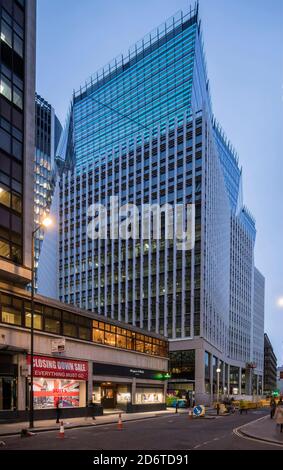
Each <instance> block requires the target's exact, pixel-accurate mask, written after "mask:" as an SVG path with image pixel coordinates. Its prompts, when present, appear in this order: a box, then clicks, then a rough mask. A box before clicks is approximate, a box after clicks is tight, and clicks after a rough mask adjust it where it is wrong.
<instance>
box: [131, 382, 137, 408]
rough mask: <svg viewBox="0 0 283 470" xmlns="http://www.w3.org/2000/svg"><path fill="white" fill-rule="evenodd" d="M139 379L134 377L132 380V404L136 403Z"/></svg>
mask: <svg viewBox="0 0 283 470" xmlns="http://www.w3.org/2000/svg"><path fill="white" fill-rule="evenodd" d="M136 391H137V379H136V378H135V377H134V378H133V380H132V404H133V405H134V404H135V403H136Z"/></svg>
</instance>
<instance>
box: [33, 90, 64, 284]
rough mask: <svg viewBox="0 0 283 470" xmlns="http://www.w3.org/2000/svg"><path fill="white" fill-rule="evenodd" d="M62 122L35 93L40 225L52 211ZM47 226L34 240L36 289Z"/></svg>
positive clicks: (36, 217)
mask: <svg viewBox="0 0 283 470" xmlns="http://www.w3.org/2000/svg"><path fill="white" fill-rule="evenodd" d="M61 132H62V126H61V124H60V121H59V119H58V117H57V116H56V114H55V111H54V108H53V107H52V106H51V105H50V104H49V103H48V102H47V101H46V100H45V99H44V98H42V97H41V96H40V95H38V94H36V96H35V167H34V225H35V226H38V225H39V224H40V221H41V220H42V219H43V217H44V216H47V215H48V214H49V212H50V207H51V201H52V195H53V191H54V187H55V184H56V177H57V176H56V175H57V165H56V149H57V146H58V144H59V140H60V136H61ZM43 237H44V230H42V229H40V230H38V232H37V233H36V236H35V242H34V265H35V289H37V267H38V260H39V255H40V250H41V245H42V241H43Z"/></svg>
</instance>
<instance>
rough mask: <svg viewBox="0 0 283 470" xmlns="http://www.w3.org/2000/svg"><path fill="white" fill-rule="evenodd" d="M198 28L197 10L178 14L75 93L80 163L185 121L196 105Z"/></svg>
mask: <svg viewBox="0 0 283 470" xmlns="http://www.w3.org/2000/svg"><path fill="white" fill-rule="evenodd" d="M197 28H198V23H197V14H196V11H195V10H193V11H191V12H189V13H188V14H185V15H183V13H181V14H179V15H176V16H174V18H172V19H171V20H168V21H167V22H166V23H165V24H163V25H162V26H160V28H158V29H157V30H155V31H153V32H152V33H151V34H149V35H148V36H146V37H145V38H143V40H142V41H141V42H140V43H137V44H135V46H134V47H132V48H130V49H129V52H128V54H127V55H124V56H121V57H119V58H116V59H115V60H114V61H113V62H112V63H110V64H109V65H108V66H107V67H105V68H104V69H102V70H101V71H99V72H97V74H96V75H94V76H92V77H91V79H90V80H89V81H88V82H87V85H86V87H84V88H81V89H80V90H79V91H78V92H76V93H75V95H74V104H73V129H74V147H75V159H76V165H77V167H81V166H83V165H85V164H86V163H87V162H90V161H92V162H93V161H95V160H96V157H95V156H97V158H98V160H99V154H100V153H101V151H103V150H105V149H107V148H112V147H113V145H117V146H118V145H119V142H120V141H121V140H125V139H126V138H129V137H132V136H133V135H134V134H136V133H137V132H140V131H141V130H142V129H143V130H144V129H146V128H147V129H150V128H153V127H154V126H157V123H163V125H164V126H165V125H166V122H167V121H168V120H171V124H173V125H174V123H175V119H176V116H179V118H181V119H182V117H183V113H184V111H186V110H187V109H189V108H190V103H191V94H192V81H193V65H194V50H195V38H196V32H197Z"/></svg>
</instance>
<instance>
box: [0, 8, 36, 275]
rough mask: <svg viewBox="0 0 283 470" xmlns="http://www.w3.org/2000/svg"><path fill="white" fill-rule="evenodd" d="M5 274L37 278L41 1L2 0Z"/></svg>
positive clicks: (1, 234)
mask: <svg viewBox="0 0 283 470" xmlns="http://www.w3.org/2000/svg"><path fill="white" fill-rule="evenodd" d="M0 16H1V40H0V63H1V83H0V116H1V121H0V159H1V160H0V184H1V187H0V275H1V279H7V280H11V281H12V282H13V283H17V284H25V283H27V282H29V281H30V280H31V227H32V226H33V162H32V161H31V159H30V158H29V156H30V155H33V154H34V87H35V2H34V1H33V0H31V1H26V2H24V1H22V0H18V1H16V0H13V1H11V0H1V2H0Z"/></svg>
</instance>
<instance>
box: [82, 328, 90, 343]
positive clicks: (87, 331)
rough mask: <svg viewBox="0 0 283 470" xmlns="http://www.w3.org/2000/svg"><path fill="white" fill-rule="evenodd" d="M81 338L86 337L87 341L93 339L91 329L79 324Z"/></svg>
mask: <svg viewBox="0 0 283 470" xmlns="http://www.w3.org/2000/svg"><path fill="white" fill-rule="evenodd" d="M79 338H80V339H85V340H86V341H90V340H91V335H90V329H89V328H85V327H83V326H79Z"/></svg>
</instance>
